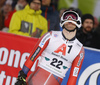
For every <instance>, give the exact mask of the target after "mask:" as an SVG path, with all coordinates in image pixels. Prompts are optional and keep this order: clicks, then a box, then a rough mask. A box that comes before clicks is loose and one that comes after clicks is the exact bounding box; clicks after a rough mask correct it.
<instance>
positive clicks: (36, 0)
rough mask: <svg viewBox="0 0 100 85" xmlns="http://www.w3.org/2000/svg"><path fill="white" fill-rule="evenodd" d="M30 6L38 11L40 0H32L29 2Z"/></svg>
mask: <svg viewBox="0 0 100 85" xmlns="http://www.w3.org/2000/svg"><path fill="white" fill-rule="evenodd" d="M30 8H31V9H34V10H35V11H38V10H39V9H40V8H41V2H40V0H33V1H32V2H31V3H30Z"/></svg>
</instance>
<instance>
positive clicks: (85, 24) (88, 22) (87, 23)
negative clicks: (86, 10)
mask: <svg viewBox="0 0 100 85" xmlns="http://www.w3.org/2000/svg"><path fill="white" fill-rule="evenodd" d="M82 26H83V31H84V32H91V31H92V29H93V21H92V20H91V19H86V20H85V21H84V22H83V24H82Z"/></svg>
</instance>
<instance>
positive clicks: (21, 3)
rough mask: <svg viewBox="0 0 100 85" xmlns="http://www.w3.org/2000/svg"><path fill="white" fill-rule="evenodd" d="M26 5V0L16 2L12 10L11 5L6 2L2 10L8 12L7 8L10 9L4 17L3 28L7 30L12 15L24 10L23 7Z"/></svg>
mask: <svg viewBox="0 0 100 85" xmlns="http://www.w3.org/2000/svg"><path fill="white" fill-rule="evenodd" d="M26 4H27V1H26V0H18V2H17V4H16V7H15V9H14V10H12V3H11V2H9V1H7V2H6V4H5V5H4V8H5V9H6V10H8V9H9V8H11V10H9V11H8V12H7V14H6V15H5V20H4V25H5V27H7V28H9V24H10V20H11V18H12V15H13V13H15V12H16V11H18V10H22V9H24V7H25V6H26ZM7 5H9V6H8V7H7Z"/></svg>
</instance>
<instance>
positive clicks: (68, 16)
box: [63, 11, 78, 21]
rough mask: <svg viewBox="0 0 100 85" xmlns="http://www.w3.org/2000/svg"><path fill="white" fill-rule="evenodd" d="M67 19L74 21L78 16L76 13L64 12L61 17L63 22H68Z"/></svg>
mask: <svg viewBox="0 0 100 85" xmlns="http://www.w3.org/2000/svg"><path fill="white" fill-rule="evenodd" d="M69 18H71V19H72V20H74V21H77V20H78V14H77V13H76V12H71V11H69V12H65V13H64V15H63V20H68V19H69Z"/></svg>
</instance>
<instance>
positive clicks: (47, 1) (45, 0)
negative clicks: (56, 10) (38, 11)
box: [42, 0, 51, 6]
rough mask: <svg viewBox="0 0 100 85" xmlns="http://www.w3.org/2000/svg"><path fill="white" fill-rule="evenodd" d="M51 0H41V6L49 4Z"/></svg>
mask: <svg viewBox="0 0 100 85" xmlns="http://www.w3.org/2000/svg"><path fill="white" fill-rule="evenodd" d="M50 3H51V0H42V5H43V6H50Z"/></svg>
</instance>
